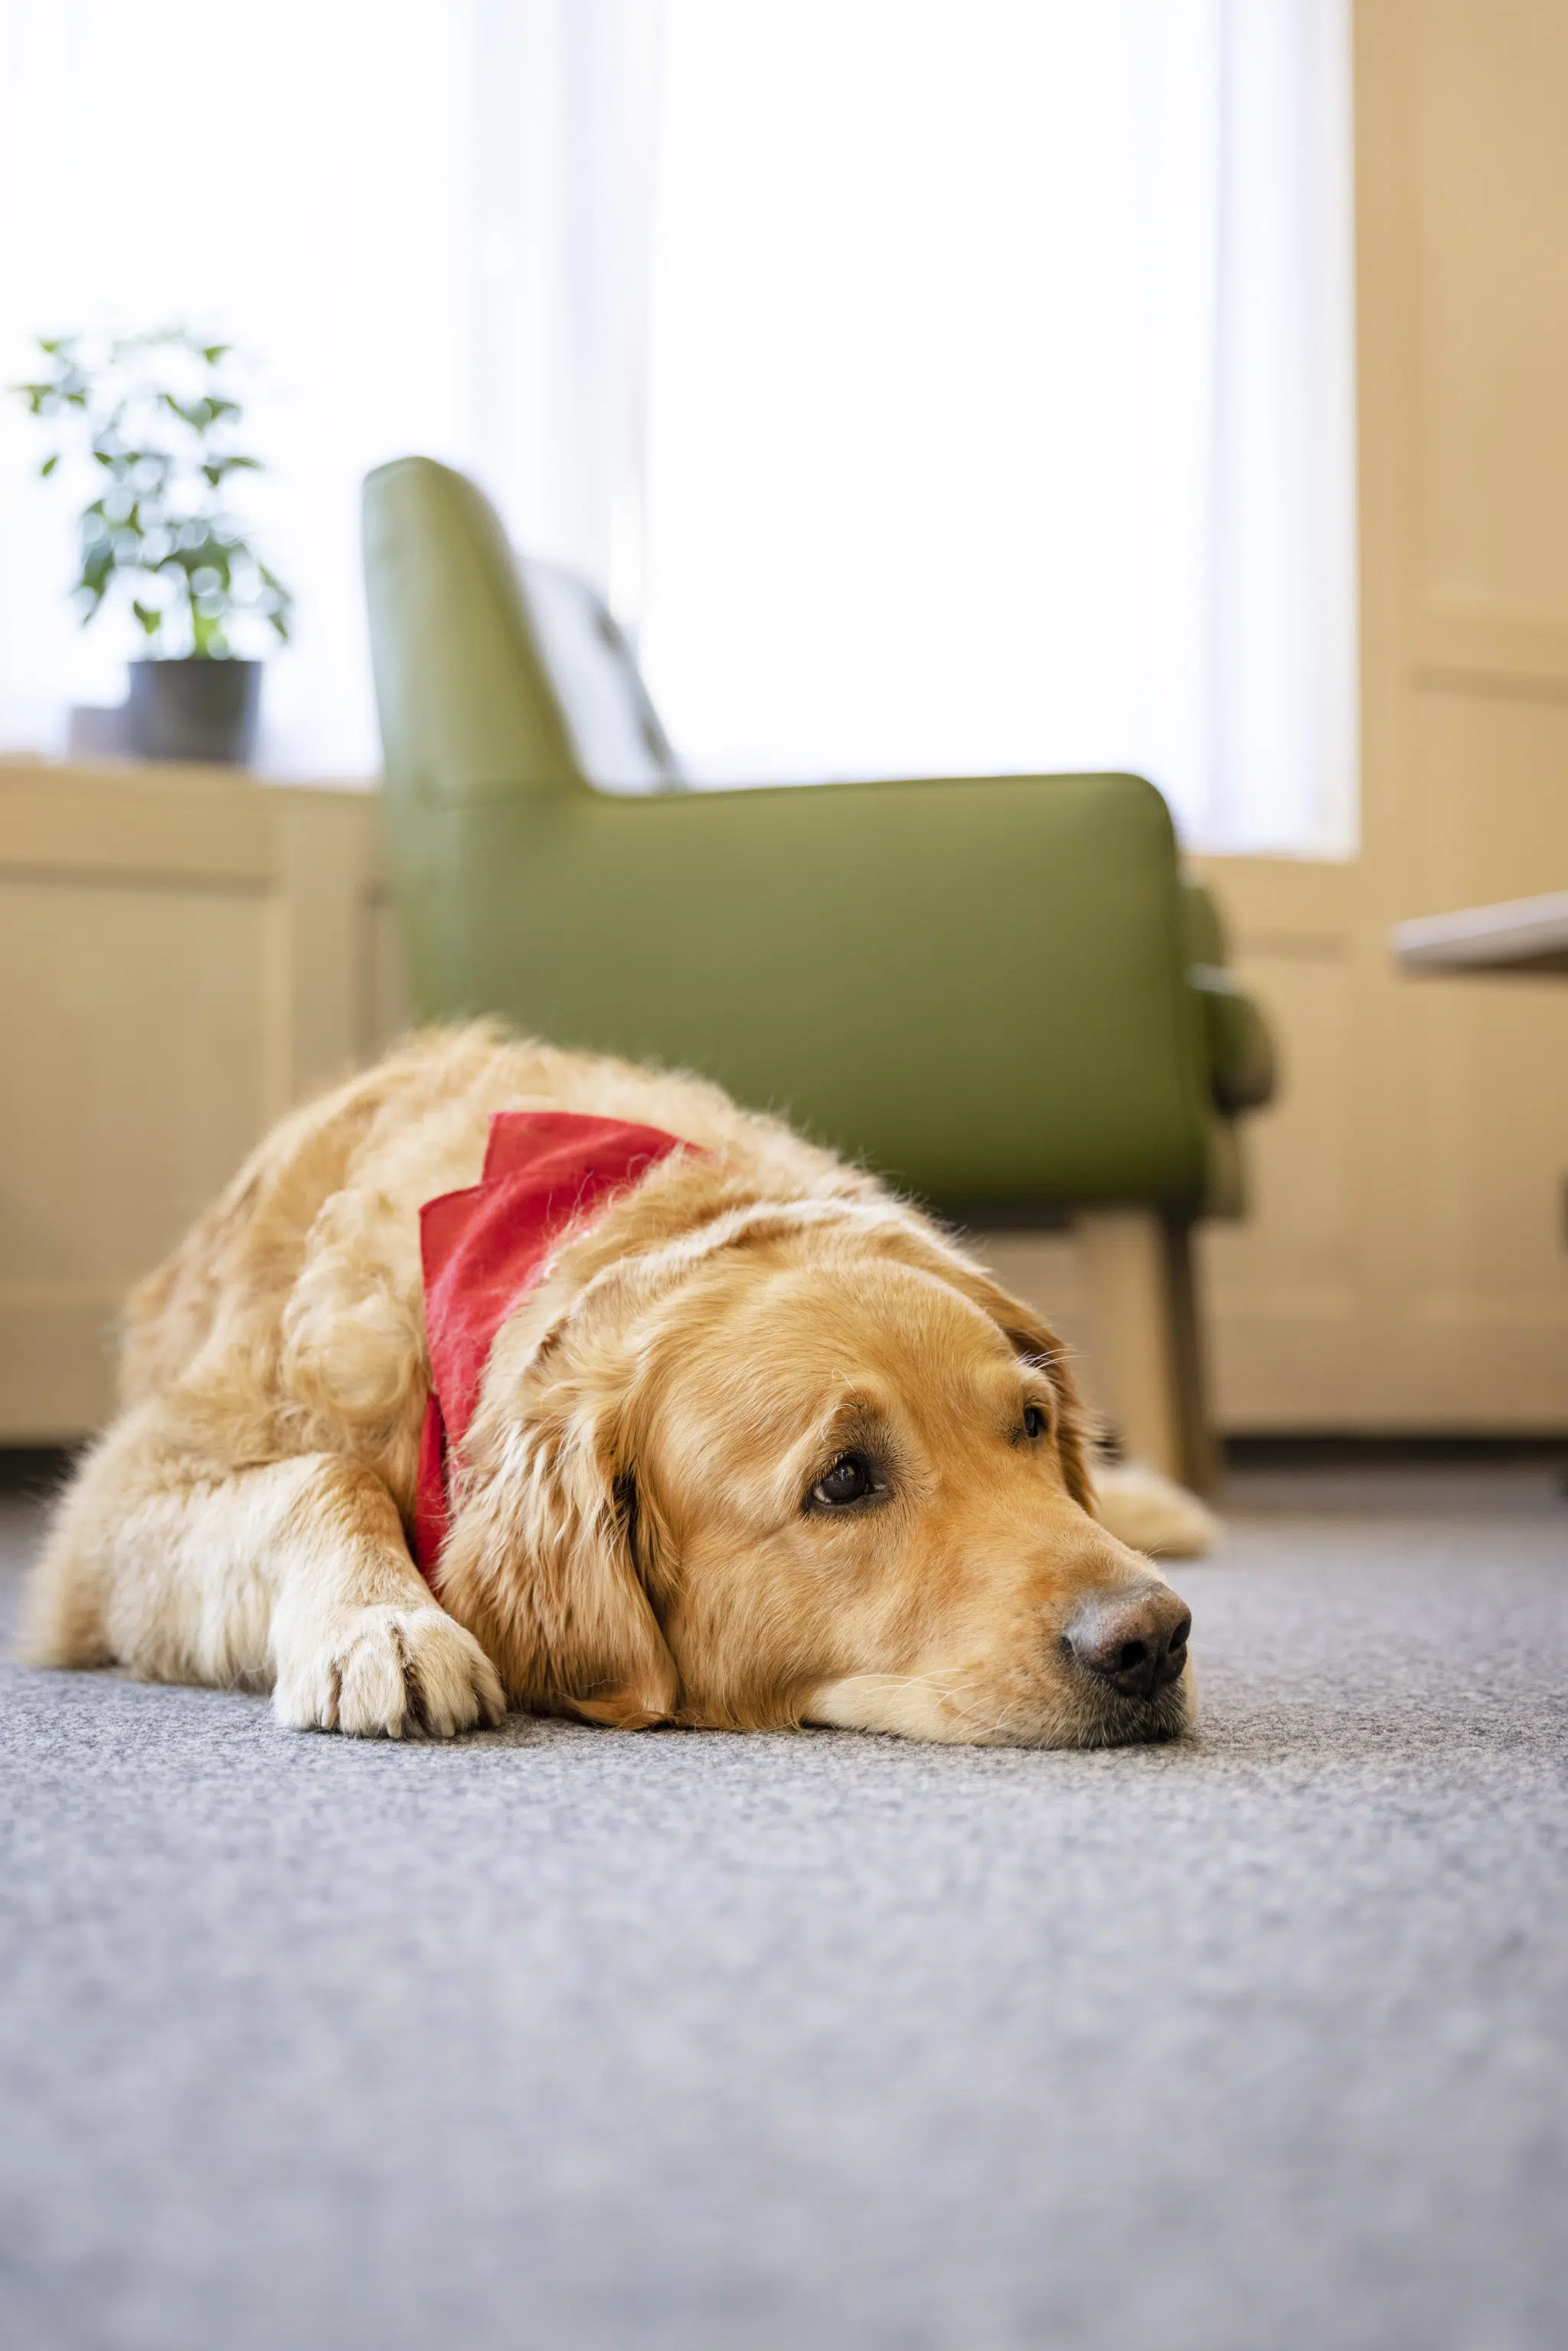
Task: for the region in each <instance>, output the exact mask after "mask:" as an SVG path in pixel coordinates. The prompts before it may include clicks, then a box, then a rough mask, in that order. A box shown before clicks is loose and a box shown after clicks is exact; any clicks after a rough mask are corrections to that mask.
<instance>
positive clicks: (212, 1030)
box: [0, 760, 402, 1445]
mask: <svg viewBox="0 0 1568 2351" xmlns="http://www.w3.org/2000/svg"><path fill="white" fill-rule="evenodd" d="M401 1019H402V1007H401V1001H400V998H399V992H398V986H397V961H396V955H395V950H394V947H393V943H392V915H391V909H390V907H389V905H388V904H387V900H386V893H385V890H384V888H383V886H382V879H381V863H380V854H379V845H378V840H377V833H376V811H375V803H374V800H373V798H372V797H371V795H370V794H368V793H363V792H352V791H309V790H299V789H294V788H287V787H268V786H261V785H257V784H256V783H253V782H251V781H249V780H248V779H245V778H236V777H235V776H233V775H230V774H226V773H225V772H223V771H219V770H203V769H198V768H154V767H148V768H131V767H125V768H101V769H98V770H96V771H94V770H90V769H71V768H57V767H49V766H45V765H42V764H40V763H37V762H33V761H24V760H10V761H0V1442H4V1443H9V1444H13V1445H16V1444H41V1443H47V1442H50V1441H53V1440H55V1439H57V1438H65V1437H76V1436H78V1435H79V1434H81V1432H82V1431H83V1430H84V1429H88V1428H90V1427H92V1426H94V1425H95V1424H96V1423H97V1422H98V1421H99V1419H101V1417H102V1416H103V1414H104V1412H105V1410H106V1408H107V1406H108V1404H109V1401H110V1394H111V1379H112V1368H113V1366H112V1330H113V1322H114V1317H115V1313H116V1311H117V1309H118V1307H119V1304H120V1300H121V1299H122V1297H123V1296H124V1293H125V1291H126V1290H127V1289H128V1287H129V1286H130V1284H131V1282H132V1281H133V1280H136V1279H137V1278H138V1276H140V1275H141V1274H142V1273H144V1272H146V1271H147V1270H149V1268H150V1267H152V1265H154V1264H156V1262H157V1260H158V1259H159V1258H160V1257H161V1256H162V1255H163V1253H164V1252H165V1251H166V1250H167V1249H169V1248H170V1246H171V1245H172V1243H173V1242H174V1241H175V1240H176V1239H177V1238H179V1235H180V1233H181V1231H182V1230H183V1228H184V1226H185V1224H186V1223H187V1222H188V1221H189V1219H190V1218H191V1217H192V1216H193V1215H194V1214H195V1212H196V1210H197V1209H198V1208H200V1207H202V1206H203V1205H204V1203H205V1201H206V1200H208V1199H209V1198H210V1197H211V1196H213V1194H214V1192H216V1191H217V1190H218V1189H219V1188H220V1186H223V1185H224V1184H225V1183H226V1182H227V1181H228V1179H229V1177H230V1176H231V1175H233V1173H234V1171H235V1167H236V1166H237V1165H239V1162H240V1161H241V1159H242V1158H243V1157H244V1155H245V1154H246V1152H247V1151H248V1150H249V1149H250V1147H251V1145H252V1144H254V1143H255V1142H256V1139H257V1137H258V1136H259V1135H260V1134H262V1133H263V1132H264V1131H265V1129H266V1128H267V1125H268V1124H269V1123H270V1122H271V1121H272V1120H273V1119H274V1118H276V1117H277V1114H278V1113H279V1112H281V1111H282V1110H284V1109H286V1108H287V1105H288V1104H289V1103H290V1102H294V1101H297V1100H298V1099H299V1097H300V1096H301V1095H303V1094H305V1093H308V1092H310V1091H311V1090H313V1089H314V1088H316V1087H319V1086H320V1085H322V1084H325V1083H327V1082H328V1081H330V1080H331V1079H333V1078H335V1077H337V1076H339V1075H340V1074H341V1073H343V1072H346V1071H348V1070H350V1069H351V1068H353V1067H354V1066H355V1065H356V1064H358V1063H360V1062H361V1061H364V1060H366V1059H368V1058H370V1057H371V1055H373V1054H374V1053H375V1052H376V1051H377V1050H380V1048H381V1046H382V1043H383V1042H385V1041H386V1040H388V1039H389V1038H390V1037H391V1036H392V1035H393V1034H395V1032H396V1030H397V1029H398V1028H399V1026H400V1025H401Z"/></svg>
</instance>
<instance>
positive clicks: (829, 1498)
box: [811, 1453, 876, 1510]
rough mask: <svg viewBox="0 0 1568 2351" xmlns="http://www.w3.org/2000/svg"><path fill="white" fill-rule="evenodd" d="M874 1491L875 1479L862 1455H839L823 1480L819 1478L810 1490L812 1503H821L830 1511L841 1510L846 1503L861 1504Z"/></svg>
mask: <svg viewBox="0 0 1568 2351" xmlns="http://www.w3.org/2000/svg"><path fill="white" fill-rule="evenodd" d="M875 1491H876V1479H875V1478H874V1477H873V1474H872V1466H871V1463H870V1462H869V1461H868V1460H867V1459H866V1458H865V1455H864V1454H863V1453H844V1454H841V1456H840V1457H839V1458H838V1460H837V1461H835V1462H834V1464H833V1466H832V1468H831V1469H830V1470H829V1472H828V1474H827V1476H826V1477H825V1478H819V1479H818V1480H817V1482H816V1484H815V1485H814V1486H813V1487H812V1489H811V1499H812V1501H813V1502H822V1503H825V1504H826V1505H827V1507H828V1508H829V1509H830V1510H842V1509H843V1507H844V1505H845V1504H846V1503H848V1502H863V1501H864V1500H865V1498H866V1496H867V1495H868V1494H874V1493H875Z"/></svg>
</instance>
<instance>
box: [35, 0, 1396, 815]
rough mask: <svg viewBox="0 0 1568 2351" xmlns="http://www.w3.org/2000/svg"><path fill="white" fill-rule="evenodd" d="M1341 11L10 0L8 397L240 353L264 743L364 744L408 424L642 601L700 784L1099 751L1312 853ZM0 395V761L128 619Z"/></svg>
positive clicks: (1340, 212)
mask: <svg viewBox="0 0 1568 2351" xmlns="http://www.w3.org/2000/svg"><path fill="white" fill-rule="evenodd" d="M1347 7H1348V0H1092V5H1089V0H230V5H226V6H221V7H220V6H214V5H211V0H205V5H203V0H164V5H162V6H161V8H160V9H159V11H158V14H157V19H156V28H155V37H149V32H148V24H149V20H148V18H147V16H146V14H145V10H144V9H143V8H142V7H141V5H139V0H0V204H3V205H4V207H5V212H4V217H5V219H6V221H7V223H8V224H9V226H8V229H7V232H6V235H5V240H4V245H3V248H0V378H3V379H4V380H5V381H10V380H12V379H14V378H15V377H16V376H18V375H20V374H22V373H24V372H26V371H27V348H26V343H27V338H28V336H29V335H31V334H32V333H34V332H36V331H37V330H39V329H42V330H44V331H51V330H57V329H69V328H71V327H76V326H108V327H119V328H121V329H130V328H137V327H143V326H148V325H152V324H158V323H162V321H164V320H166V319H170V318H173V317H183V318H186V319H190V320H191V321H192V322H193V323H196V324H200V325H204V326H207V325H210V326H211V327H212V329H214V331H215V332H220V333H224V334H226V335H229V336H232V337H233V338H234V339H235V340H237V341H238V342H239V343H241V344H242V345H244V346H246V348H248V349H249V350H253V351H255V352H256V355H257V360H258V369H257V374H256V385H255V393H256V397H255V402H254V408H253V423H254V433H253V435H252V438H253V441H254V443H255V444H256V446H257V447H258V448H259V449H260V451H261V454H263V455H266V456H267V457H268V458H269V459H270V460H271V461H272V465H273V467H274V471H273V473H272V474H271V475H269V476H268V477H267V480H266V482H265V483H264V484H262V485H260V486H258V488H257V492H256V499H255V502H254V508H255V514H256V523H257V527H258V530H259V531H261V532H262V533H263V534H264V536H265V540H266V549H265V550H264V551H267V553H268V555H269V559H271V560H273V562H274V565H275V568H276V569H277V570H278V571H279V572H281V573H282V574H283V575H284V577H285V578H286V579H287V580H288V581H289V583H290V585H292V586H293V587H294V588H295V589H296V590H298V600H299V601H298V616H297V619H298V641H297V643H296V644H295V646H294V647H292V648H291V649H290V650H289V651H288V652H287V653H285V654H283V655H282V656H281V657H280V658H279V659H278V661H277V663H276V664H275V666H274V671H273V674H272V676H271V677H270V679H269V682H268V692H267V705H266V707H267V738H266V744H265V756H266V758H267V764H268V765H269V766H271V767H272V768H274V770H275V771H277V772H279V773H284V774H288V773H293V774H313V775H334V774H336V775H354V774H364V773H368V772H369V771H370V770H371V768H372V766H373V761H374V737H373V727H372V721H371V705H370V694H369V680H368V664H367V659H366V653H365V645H364V628H363V619H362V611H361V590H360V584H359V576H358V560H359V559H358V537H357V501H358V485H359V479H360V476H361V474H362V473H363V471H364V470H365V468H366V467H367V466H369V465H372V464H375V463H377V462H378V461H379V460H381V459H382V458H383V457H385V456H389V455H396V454H398V453H400V452H401V451H402V450H405V449H410V448H423V449H426V450H429V451H432V452H433V453H434V454H435V455H442V456H445V457H448V458H450V459H451V460H453V461H454V462H456V463H459V464H462V465H467V466H469V467H470V468H471V469H473V470H474V471H476V473H477V474H478V475H479V476H480V478H481V479H482V480H484V481H485V482H486V486H488V487H489V488H490V489H491V491H492V493H493V494H494V495H495V496H497V499H498V501H499V503H500V505H501V507H502V508H503V511H504V513H505V514H506V517H507V521H508V523H509V524H510V526H511V528H512V530H513V532H514V535H515V537H516V538H517V540H518V542H519V543H520V544H523V545H526V546H527V547H528V548H529V549H530V550H531V551H534V552H536V553H541V554H547V555H553V556H555V557H557V558H559V559H566V560H568V561H569V562H572V563H575V564H576V565H577V566H578V567H579V568H580V569H585V570H587V571H588V572H589V573H590V574H591V575H592V576H593V577H594V578H595V579H597V580H599V582H600V583H601V585H602V586H604V587H605V588H607V589H608V590H609V592H610V593H611V595H612V601H614V602H615V604H616V607H617V609H618V611H620V613H621V615H622V619H623V620H625V621H626V622H629V623H630V624H632V626H633V627H634V628H637V627H640V632H641V643H642V649H643V657H644V662H645V665H646V667H647V669H648V672H649V675H650V682H651V684H652V685H653V692H654V695H655V699H656V700H658V701H659V702H660V703H661V705H662V707H663V709H664V716H665V718H666V721H667V723H668V725H669V727H670V731H671V733H672V734H673V736H674V739H675V741H676V743H677V745H678V747H680V749H681V750H682V752H683V754H684V756H685V760H686V763H687V766H688V768H690V769H691V770H692V771H693V772H694V774H695V775H696V776H697V777H698V778H703V779H713V780H726V781H727V780H737V781H738V780H762V779H766V778H801V779H804V778H815V777H822V776H833V775H839V776H843V775H852V774H890V773H894V772H901V771H902V772H920V771H924V772H926V773H935V772H950V773H966V772H975V771H977V770H985V769H992V770H994V769H998V768H1002V769H1008V768H1030V769H1050V768H1066V767H1089V766H1107V765H1116V766H1128V767H1134V768H1141V769H1143V770H1145V772H1147V773H1149V774H1151V775H1153V776H1154V777H1155V780H1156V781H1158V782H1159V783H1160V784H1161V785H1162V787H1163V788H1164V789H1166V792H1167V794H1168V796H1169V797H1170V799H1171V800H1172V802H1173V805H1174V806H1175V808H1176V811H1177V814H1178V819H1179V820H1180V821H1181V823H1182V825H1183V827H1184V830H1185V831H1186V833H1187V835H1188V837H1189V838H1190V839H1192V840H1193V841H1195V842H1197V843H1200V844H1202V845H1206V846H1214V847H1232V848H1243V847H1269V848H1281V849H1293V850H1299V851H1311V850H1324V849H1329V850H1333V849H1339V848H1343V847H1344V846H1346V845H1347V844H1348V842H1349V840H1350V836H1351V831H1352V827H1353V823H1354V771H1355V769H1354V737H1355V708H1354V479H1353V466H1354V458H1353V442H1352V423H1351V411H1352V391H1351V368H1352V360H1351V295H1350V244H1351V232H1350V162H1349V152H1350V107H1349V79H1348V74H1349V68H1348V31H1347V24H1346V16H1347ZM35 433H36V428H35V427H33V426H32V425H31V423H30V420H28V419H27V418H26V416H24V415H23V414H22V413H20V411H19V410H18V409H16V406H15V404H14V403H10V402H0V745H5V744H9V745H28V744H31V745H38V746H42V747H57V745H58V743H59V742H60V741H61V740H62V739H63V726H64V718H63V713H64V707H65V705H66V704H67V702H68V701H69V700H70V699H72V698H76V699H89V700H91V699H103V700H108V699H112V698H113V697H114V695H115V693H116V691H117V680H118V674H119V664H120V662H121V661H122V660H123V658H124V656H125V654H126V653H127V652H129V651H131V650H132V649H133V648H132V647H131V645H130V644H129V643H126V642H124V641H121V640H116V639H115V638H114V637H113V636H112V634H108V633H105V634H99V632H88V633H87V634H86V635H82V634H81V633H79V632H78V630H77V628H76V624H75V622H74V621H73V620H72V619H71V617H70V616H69V614H68V611H67V610H66V607H65V604H64V587H65V584H66V580H67V578H68V568H69V539H68V512H67V509H66V508H65V507H64V506H63V505H62V503H61V501H60V500H59V499H58V498H57V497H56V496H54V495H53V486H52V485H49V484H38V483H37V482H36V481H34V480H33V479H32V478H31V465H30V460H31V457H32V455H33V444H34V436H35Z"/></svg>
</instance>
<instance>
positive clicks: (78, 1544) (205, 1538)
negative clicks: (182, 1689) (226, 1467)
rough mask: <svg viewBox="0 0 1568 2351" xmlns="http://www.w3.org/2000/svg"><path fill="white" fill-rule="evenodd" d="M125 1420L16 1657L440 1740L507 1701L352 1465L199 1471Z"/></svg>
mask: <svg viewBox="0 0 1568 2351" xmlns="http://www.w3.org/2000/svg"><path fill="white" fill-rule="evenodd" d="M161 1436H162V1432H161V1430H160V1428H159V1426H158V1408H157V1406H156V1405H150V1406H146V1407H143V1408H142V1409H141V1410H139V1411H134V1412H131V1413H129V1414H127V1415H126V1416H125V1417H124V1419H123V1420H121V1421H120V1423H119V1424H118V1425H117V1426H116V1427H115V1428H114V1429H112V1430H111V1431H110V1435H109V1436H108V1437H106V1439H105V1440H104V1442H103V1444H102V1445H101V1446H100V1447H99V1448H98V1450H97V1451H96V1452H95V1453H93V1454H92V1455H90V1456H89V1458H88V1460H87V1461H86V1462H85V1463H84V1465H83V1467H82V1468H81V1470H80V1472H79V1473H78V1478H77V1479H76V1481H75V1483H74V1484H73V1486H72V1487H71V1489H70V1490H69V1491H68V1493H67V1494H66V1496H65V1497H64V1499H63V1500H62V1502H61V1504H60V1507H59V1510H58V1512H57V1517H56V1520H55V1523H54V1525H53V1527H52V1529H51V1531H50V1534H49V1538H48V1541H47V1543H46V1546H45V1549H44V1552H43V1555H42V1557H41V1558H40V1560H39V1562H38V1564H37V1568H36V1570H35V1571H34V1580H33V1587H32V1592H31V1594H30V1612H29V1613H30V1623H29V1628H28V1633H27V1635H26V1650H27V1654H28V1655H29V1656H31V1658H32V1659H33V1661H34V1662H35V1663H37V1664H40V1665H57V1666H86V1665H110V1664H118V1665H122V1666H124V1667H128V1668H129V1670H130V1671H131V1673H133V1674H136V1675H138V1676H139V1677H141V1678H142V1679H144V1680H148V1681H185V1682H206V1683H213V1684H216V1685H218V1686H219V1687H230V1688H232V1687H248V1688H260V1689H265V1688H267V1687H270V1688H271V1689H272V1691H273V1704H274V1707H275V1708H276V1711H277V1716H278V1719H279V1720H280V1721H282V1722H285V1723H287V1724H289V1725H290V1726H291V1727H293V1728H295V1729H326V1730H330V1729H340V1730H348V1731H354V1732H359V1733H361V1734H366V1735H370V1736H375V1735H377V1734H382V1735H385V1736H387V1737H391V1738H393V1739H396V1738H399V1737H401V1736H402V1733H403V1732H404V1731H418V1730H426V1731H430V1732H433V1733H434V1734H436V1735H437V1736H441V1737H449V1736H450V1735H451V1734H452V1733H453V1732H454V1731H457V1730H465V1729H470V1728H471V1727H472V1726H473V1725H474V1724H475V1723H477V1722H490V1723H494V1722H498V1721H499V1720H500V1719H501V1718H502V1716H503V1715H504V1713H505V1711H506V1702H505V1699H504V1698H503V1696H502V1691H501V1685H500V1681H499V1677H497V1673H496V1669H495V1667H494V1666H493V1665H492V1664H491V1662H490V1660H489V1659H488V1658H487V1657H486V1655H485V1653H484V1651H483V1650H482V1649H481V1648H480V1647H479V1645H478V1643H477V1642H476V1641H475V1640H474V1638H473V1637H472V1635H470V1634H468V1633H466V1632H465V1630H464V1628H463V1627H462V1626H461V1625H458V1624H456V1623H455V1621H454V1619H453V1618H452V1617H450V1616H448V1615H447V1614H446V1612H445V1611H444V1609H443V1608H442V1607H440V1606H439V1604H437V1603H436V1601H435V1600H434V1597H433V1596H432V1594H431V1592H430V1590H429V1587H428V1586H427V1585H426V1583H424V1581H423V1577H422V1576H421V1575H420V1573H419V1571H418V1569H417V1568H416V1567H415V1566H414V1564H413V1560H412V1559H411V1558H410V1556H409V1552H408V1546H407V1543H406V1542H405V1541H404V1539H403V1532H402V1521H401V1520H400V1519H399V1517H398V1512H397V1507H396V1504H395V1503H394V1502H393V1500H392V1496H391V1494H390V1493H389V1492H388V1490H387V1489H386V1487H385V1486H384V1485H383V1484H382V1481H381V1479H379V1478H377V1477H376V1476H375V1474H374V1473H373V1471H371V1470H370V1469H368V1468H365V1467H364V1466H363V1465H362V1464H361V1463H359V1462H356V1461H352V1460H350V1459H348V1458H345V1457H343V1456H340V1455H337V1454H328V1453H311V1454H301V1455H298V1456H296V1457H294V1458H289V1459H285V1460H282V1461H276V1462H272V1463H270V1464H268V1465H267V1466H266V1467H265V1468H254V1469H243V1470H240V1471H237V1472H235V1473H231V1474H229V1475H227V1476H224V1477H216V1478H214V1477H213V1476H211V1475H210V1474H209V1475H208V1476H207V1477H205V1478H204V1477H201V1476H199V1475H198V1474H196V1473H195V1471H194V1469H193V1465H192V1464H191V1463H190V1461H189V1459H188V1458H186V1457H183V1455H182V1454H181V1453H180V1452H179V1450H178V1449H176V1448H174V1447H170V1446H168V1445H167V1444H165V1443H162V1442H161V1441H160V1440H161Z"/></svg>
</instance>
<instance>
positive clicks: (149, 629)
mask: <svg viewBox="0 0 1568 2351" xmlns="http://www.w3.org/2000/svg"><path fill="white" fill-rule="evenodd" d="M131 611H133V612H134V613H135V615H136V617H137V619H138V620H139V621H140V622H141V626H142V629H143V631H144V632H145V633H146V634H147V635H148V636H150V637H155V636H156V635H157V633H158V632H159V630H160V629H161V628H162V625H163V615H162V612H161V611H159V610H158V608H157V607H156V606H155V605H152V604H143V603H141V601H139V600H136V599H133V600H132V601H131Z"/></svg>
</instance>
